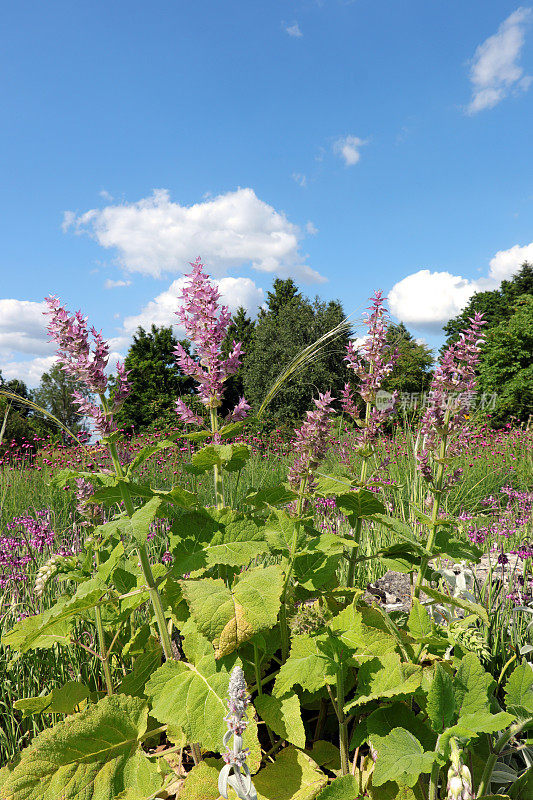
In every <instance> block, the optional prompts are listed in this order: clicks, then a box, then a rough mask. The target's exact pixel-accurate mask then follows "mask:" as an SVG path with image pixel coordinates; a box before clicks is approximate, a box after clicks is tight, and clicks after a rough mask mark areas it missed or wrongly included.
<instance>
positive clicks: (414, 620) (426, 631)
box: [407, 597, 435, 641]
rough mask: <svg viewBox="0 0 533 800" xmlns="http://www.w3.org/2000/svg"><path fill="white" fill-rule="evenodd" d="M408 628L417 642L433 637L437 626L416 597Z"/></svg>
mask: <svg viewBox="0 0 533 800" xmlns="http://www.w3.org/2000/svg"><path fill="white" fill-rule="evenodd" d="M407 628H408V630H409V633H410V634H411V636H412V637H413V638H414V639H416V640H417V641H419V640H421V639H425V638H426V637H427V636H431V634H432V633H433V630H434V628H435V625H434V624H433V622H432V620H431V617H430V616H429V614H428V612H427V609H426V607H425V606H423V605H422V603H421V602H420V600H418V599H417V598H416V597H415V599H414V600H413V606H412V608H411V612H410V614H409V619H408V620H407Z"/></svg>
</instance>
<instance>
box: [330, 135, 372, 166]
mask: <svg viewBox="0 0 533 800" xmlns="http://www.w3.org/2000/svg"><path fill="white" fill-rule="evenodd" d="M364 144H366V141H365V140H364V139H359V137H358V136H340V137H339V138H338V139H336V140H335V141H334V142H333V152H334V153H335V155H338V156H340V157H341V158H343V159H344V163H345V164H346V166H347V167H353V165H354V164H357V162H358V161H359V159H360V158H361V153H360V152H359V148H360V147H361V146H362V145H364Z"/></svg>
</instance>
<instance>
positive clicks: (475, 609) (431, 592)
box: [422, 586, 489, 625]
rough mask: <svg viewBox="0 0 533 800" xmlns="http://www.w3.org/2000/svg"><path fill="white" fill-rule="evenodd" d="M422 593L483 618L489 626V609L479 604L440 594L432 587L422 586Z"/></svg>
mask: <svg viewBox="0 0 533 800" xmlns="http://www.w3.org/2000/svg"><path fill="white" fill-rule="evenodd" d="M422 591H423V592H424V594H426V595H427V596H428V597H431V599H432V600H436V601H437V602H438V603H443V604H444V605H450V606H456V607H457V608H462V609H463V610H464V611H468V613H469V614H475V615H476V616H478V617H481V619H482V620H483V622H484V623H485V624H486V625H489V615H488V613H487V609H486V608H484V606H481V605H479V603H471V602H470V600H463V598H461V597H450V595H447V594H443V592H438V591H437V590H436V589H432V588H431V586H422Z"/></svg>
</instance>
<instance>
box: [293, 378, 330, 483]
mask: <svg viewBox="0 0 533 800" xmlns="http://www.w3.org/2000/svg"><path fill="white" fill-rule="evenodd" d="M313 402H314V404H315V406H316V408H315V409H314V410H313V411H307V412H306V414H307V419H306V420H305V422H304V423H303V424H302V425H301V427H300V428H298V430H297V431H295V437H294V440H293V442H292V448H293V450H294V451H295V453H296V458H295V459H294V461H293V463H292V466H291V468H290V470H289V483H290V485H291V486H292V487H293V488H294V489H298V488H299V486H300V483H301V481H302V480H307V488H308V489H310V488H312V486H313V483H314V479H313V476H314V473H315V470H316V468H317V467H318V464H319V463H320V461H321V460H322V459H323V458H324V456H325V455H326V451H327V445H328V435H329V424H328V419H329V415H330V414H331V413H333V409H332V408H331V404H332V403H333V398H332V396H331V392H325V393H324V394H319V395H318V400H317V399H314V400H313Z"/></svg>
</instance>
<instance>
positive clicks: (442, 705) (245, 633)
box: [0, 261, 533, 800]
mask: <svg viewBox="0 0 533 800" xmlns="http://www.w3.org/2000/svg"><path fill="white" fill-rule="evenodd" d="M177 300H178V298H177ZM179 300H180V305H179V311H178V312H177V313H178V319H179V321H180V322H181V324H182V325H183V326H184V327H185V330H186V333H187V336H188V338H189V339H190V341H191V343H192V346H193V350H192V355H190V354H188V353H187V352H186V351H185V350H184V349H183V348H181V347H179V346H178V349H177V352H176V358H177V362H178V364H179V366H180V368H181V369H182V370H183V371H184V372H185V373H187V374H188V375H191V376H193V377H194V378H195V379H196V381H197V383H198V397H199V400H200V401H201V404H202V405H203V408H204V409H205V411H204V413H201V412H198V411H197V410H193V408H191V407H190V406H188V405H187V404H186V403H185V401H184V400H183V399H180V400H178V402H177V406H176V412H177V416H178V419H179V420H180V421H181V422H182V423H184V424H185V425H187V426H190V427H192V428H193V429H194V430H193V431H192V432H191V433H188V434H187V437H188V439H189V441H190V443H191V457H190V462H189V463H188V464H187V465H186V470H187V471H188V472H189V473H190V474H192V475H194V476H199V477H203V479H204V480H205V479H209V480H211V479H212V480H213V483H214V497H215V502H214V505H212V506H207V507H203V506H202V505H201V503H200V500H199V497H198V495H197V494H196V493H195V492H192V491H189V490H187V489H185V488H183V487H181V486H179V485H178V486H174V487H173V488H170V489H168V488H167V489H161V488H159V487H157V486H155V485H151V484H148V483H146V482H143V480H142V479H141V478H140V477H139V475H140V471H141V468H142V466H143V464H145V462H146V461H147V460H148V459H149V458H150V457H151V456H153V455H154V453H156V451H158V450H161V449H168V450H172V448H175V447H176V443H175V441H174V439H172V438H169V439H167V440H165V441H158V442H157V443H155V444H151V445H148V446H147V447H146V448H145V449H144V450H142V451H141V452H140V453H138V454H137V455H136V456H135V458H134V459H133V460H132V461H131V462H130V463H127V464H124V463H123V462H122V460H121V457H120V445H121V438H122V433H121V432H120V431H118V430H117V429H116V425H115V422H114V418H113V415H114V413H115V411H116V409H117V408H118V407H119V406H120V404H121V403H122V402H123V401H124V399H125V398H126V397H127V395H128V392H129V391H130V389H129V384H128V375H127V372H126V370H125V369H124V367H122V366H118V367H117V375H118V378H117V381H116V383H115V384H114V386H113V387H111V391H110V386H109V384H108V380H107V377H106V367H107V362H108V356H109V347H108V344H107V343H106V342H105V341H104V340H103V339H102V337H101V335H100V334H99V333H98V332H97V331H96V330H94V328H93V329H89V328H88V326H87V322H86V320H85V318H84V317H83V316H82V314H81V313H80V312H78V313H76V314H74V315H71V314H69V312H68V311H67V310H66V309H65V308H64V307H63V306H62V305H61V303H60V301H59V300H58V299H56V298H53V297H51V298H49V299H48V301H47V302H48V306H49V314H50V327H49V329H50V333H51V336H52V338H53V339H54V340H55V342H56V344H57V347H58V357H59V360H60V362H61V363H62V365H63V368H64V369H65V370H66V371H67V372H68V373H69V374H71V375H74V376H76V377H77V378H78V379H79V380H82V381H83V382H84V383H85V385H86V386H87V388H88V389H89V390H90V392H91V394H92V397H93V398H94V399H93V400H89V401H88V400H87V399H86V398H82V397H78V398H76V401H77V403H78V405H79V408H80V411H81V412H82V413H83V414H85V415H87V416H89V417H91V418H92V420H93V427H94V430H95V431H96V432H97V433H98V434H99V435H100V437H101V444H102V446H105V447H107V448H108V450H109V453H110V456H111V460H112V464H113V467H114V471H103V470H102V471H96V470H93V471H90V470H78V471H76V470H72V469H67V470H63V471H62V473H60V474H59V475H58V476H56V478H54V481H55V482H56V484H58V485H61V486H64V487H67V486H68V487H70V488H71V489H72V490H73V491H74V492H75V494H76V508H77V514H78V517H79V519H78V522H79V521H80V520H81V522H82V527H83V530H84V537H83V544H82V548H81V550H80V551H79V552H77V553H76V554H75V555H63V556H59V555H57V556H52V558H51V559H50V560H49V561H48V562H47V563H46V564H45V565H44V566H43V568H42V569H41V570H40V571H39V574H38V577H37V582H36V586H35V595H36V597H37V598H41V602H42V606H41V607H42V610H41V612H40V613H38V614H36V615H33V616H27V617H25V618H23V619H21V620H20V621H19V622H17V624H16V625H15V626H14V627H13V628H12V629H11V630H10V631H9V632H8V633H7V634H6V635H5V636H4V638H3V644H4V645H5V646H6V647H8V648H9V651H10V653H11V654H12V657H13V658H20V657H25V658H32V659H36V660H38V659H39V653H40V651H41V650H43V649H46V648H54V649H56V650H58V651H60V652H66V651H67V650H68V649H69V648H81V649H83V650H84V651H86V652H87V655H88V657H90V658H92V659H95V660H96V662H97V663H98V664H99V665H100V667H101V669H100V674H99V675H98V679H97V690H96V691H94V690H92V689H91V688H89V687H88V686H87V685H85V684H83V683H81V682H80V681H78V680H76V679H75V677H76V676H73V680H71V681H69V682H68V683H66V684H65V685H63V686H58V687H56V688H54V689H52V691H51V692H50V693H48V694H44V693H43V694H41V695H39V696H36V697H27V698H20V699H19V700H17V702H16V703H15V709H16V713H18V714H23V715H24V716H29V715H42V716H44V717H45V718H46V719H47V720H49V721H50V723H51V724H50V726H49V727H48V728H47V729H46V730H45V731H44V732H43V733H40V734H39V735H37V736H36V737H35V738H34V740H33V741H32V742H31V744H30V745H29V746H28V747H27V748H26V749H25V750H23V751H22V753H21V754H20V757H19V758H18V759H17V760H16V761H15V762H14V763H12V764H8V765H5V766H3V767H2V769H1V770H0V799H1V800H30V799H31V800H56V798H63V799H64V800H67V798H72V799H73V800H154V798H165V797H170V796H176V797H179V798H186V800H206V798H218V797H219V796H220V795H221V796H222V797H224V798H232V797H233V798H235V797H239V798H241V800H255V799H256V798H259V800H313V799H314V798H320V800H354V798H362V797H368V798H371V800H394V798H401V799H402V800H444V798H447V799H448V800H470V798H474V797H477V798H479V800H481V798H484V799H485V800H488V798H490V797H494V796H495V795H494V791H495V790H496V787H497V788H498V791H500V794H498V795H497V797H498V798H512V800H519V798H522V800H527V798H529V799H530V800H531V798H532V797H533V773H532V768H531V766H530V765H529V766H527V764H526V767H525V768H524V770H523V772H522V774H520V776H519V777H518V780H515V781H514V783H508V784H507V785H506V784H505V782H504V783H503V784H502V783H501V781H500V783H498V784H496V783H495V775H496V776H497V775H498V774H499V773H501V772H502V770H501V768H499V767H498V764H499V763H500V761H501V760H502V759H505V758H506V757H507V754H508V753H509V752H512V751H514V750H516V751H517V752H518V751H524V752H525V748H527V745H528V741H529V740H528V736H529V735H530V733H529V731H530V730H531V729H532V727H533V669H532V666H531V664H529V663H528V662H527V661H525V660H524V661H522V662H521V663H518V662H516V663H514V664H513V665H512V667H513V668H511V665H510V664H507V665H505V667H504V669H503V671H502V673H501V675H500V679H499V681H498V682H495V681H494V680H493V679H492V677H491V675H490V674H489V673H488V672H487V671H486V670H485V668H484V666H483V664H482V663H481V661H480V659H479V657H478V655H477V654H476V652H473V651H472V650H469V649H468V648H467V646H466V644H464V643H461V642H458V640H457V637H455V638H454V637H452V636H451V634H450V630H449V628H448V627H447V624H446V620H445V617H444V616H443V615H442V614H441V615H440V616H437V615H436V614H434V613H433V607H434V606H437V605H438V607H439V608H440V609H442V608H443V607H446V606H447V607H452V608H453V609H454V610H455V612H458V613H460V614H462V615H463V617H464V619H465V620H466V621H467V622H468V623H469V624H470V625H471V626H473V627H474V628H475V629H476V631H478V632H479V634H480V635H482V630H483V624H484V623H488V615H487V610H486V608H485V607H484V606H483V605H480V604H477V603H475V602H473V601H471V600H468V599H464V598H463V597H462V596H460V595H459V596H453V595H450V594H449V593H447V592H446V591H445V590H444V588H443V586H442V584H441V583H439V580H440V573H439V572H438V571H437V569H436V567H435V565H436V563H437V560H439V559H449V560H451V561H452V562H456V561H469V562H471V563H475V562H476V561H477V560H478V559H479V558H480V555H481V551H480V550H479V549H478V548H477V546H476V545H475V544H473V543H472V542H470V541H468V539H467V538H466V537H463V536H462V535H461V530H462V529H461V524H462V522H461V520H459V519H455V518H454V517H452V516H449V515H444V514H443V513H442V509H443V508H445V504H444V497H445V493H446V492H447V491H448V489H449V488H450V486H451V485H452V483H453V481H457V480H460V477H461V476H460V472H459V471H458V470H457V468H456V466H455V465H454V459H455V458H456V456H457V454H458V452H460V450H461V448H462V447H464V446H465V442H466V441H467V436H468V422H467V420H466V419H465V414H464V408H465V398H463V401H461V399H460V396H461V394H464V393H471V392H472V391H474V388H475V366H476V363H477V359H478V355H479V348H480V347H481V338H482V337H481V333H480V330H481V326H482V324H483V321H482V320H481V319H480V318H478V317H476V318H474V319H473V320H472V321H471V325H470V327H469V329H468V330H467V331H465V333H464V334H463V336H462V338H461V339H460V340H459V342H458V343H457V344H456V345H454V346H453V347H452V348H451V349H450V350H449V351H448V352H447V353H446V354H445V355H444V357H443V359H442V362H441V364H440V366H439V367H438V368H437V370H436V372H435V378H434V381H433V386H432V391H431V405H430V407H429V408H428V410H427V412H426V414H425V416H424V418H423V421H422V428H421V433H420V438H419V448H418V465H419V470H420V474H421V479H423V480H424V481H426V482H427V490H428V492H429V506H430V508H429V513H427V512H428V508H427V507H424V508H422V507H418V506H416V505H414V504H413V506H412V508H411V509H410V519H412V520H413V521H414V522H413V524H412V525H411V524H408V523H406V522H405V521H404V520H403V519H402V520H400V519H398V518H396V517H394V516H392V515H390V514H389V513H388V512H387V508H386V507H385V505H384V503H383V501H382V492H381V487H380V484H379V482H378V481H377V480H376V478H375V472H376V470H375V466H374V465H375V453H374V447H375V442H376V437H377V436H378V434H379V435H381V434H383V433H384V432H386V425H387V424H388V423H389V421H390V420H389V418H390V416H391V414H392V413H393V407H394V398H392V401H391V403H389V404H388V405H387V407H386V408H381V407H380V405H379V403H378V393H379V391H380V389H381V387H382V385H383V381H384V380H385V378H386V377H387V376H388V375H389V374H390V372H391V370H392V368H393V366H394V359H395V354H394V352H393V350H391V348H389V347H388V345H387V337H386V334H387V325H388V322H387V316H386V313H385V310H384V298H382V296H381V294H380V293H377V294H376V295H375V296H374V297H373V298H372V304H371V307H370V313H369V315H368V317H367V319H366V324H367V335H366V336H365V337H364V338H363V345H362V348H361V349H359V350H358V349H356V348H355V346H354V345H353V344H352V345H350V347H349V349H348V351H347V354H346V360H347V364H348V366H349V368H350V369H351V371H352V372H353V375H354V377H355V385H354V386H350V385H347V386H346V387H345V390H344V392H343V394H342V397H341V398H337V399H335V398H333V397H332V396H331V394H330V393H329V392H325V393H324V394H321V395H320V396H319V397H318V398H317V399H316V400H315V402H314V408H313V409H312V410H311V411H309V412H308V413H307V417H306V419H305V420H304V421H303V423H302V425H301V426H300V427H299V429H298V430H297V431H296V433H295V437H294V441H293V446H292V450H293V454H294V459H293V462H292V466H291V467H290V470H289V473H288V475H287V481H286V482H284V483H282V484H281V485H277V486H271V487H268V488H264V487H263V488H261V487H257V488H254V489H251V490H249V491H248V492H247V494H246V496H245V497H244V498H243V499H242V500H240V501H239V502H238V503H236V504H234V506H229V505H228V503H227V497H226V492H225V477H226V475H227V474H228V473H231V472H237V473H239V472H240V470H242V469H243V467H245V465H246V462H247V460H248V458H249V456H250V452H249V449H248V447H247V446H246V445H245V444H243V443H242V442H241V441H238V440H236V437H238V435H239V434H240V433H241V431H242V430H243V427H244V425H245V418H246V415H247V413H248V411H249V410H250V409H249V406H248V404H247V402H246V400H245V399H244V398H241V399H240V400H239V402H238V403H237V405H236V407H235V408H234V410H233V411H232V412H231V413H230V414H229V415H228V416H227V417H226V418H222V417H221V414H220V410H221V407H222V400H223V394H224V382H225V380H226V378H227V377H228V376H230V375H232V374H234V373H235V372H236V371H237V369H238V368H239V364H240V358H241V345H240V343H239V342H235V343H234V346H233V349H232V351H231V352H230V354H229V355H228V356H225V357H224V356H223V355H222V342H223V341H224V339H225V337H226V333H227V330H228V326H229V323H230V315H229V312H228V310H227V309H226V308H224V307H220V304H219V295H218V291H217V289H216V287H215V285H214V284H213V283H212V282H211V280H210V279H209V277H208V276H207V275H206V274H205V272H204V269H203V266H202V264H201V263H200V262H199V261H197V262H196V263H195V264H193V265H192V272H191V274H190V276H189V279H188V282H187V284H186V286H185V289H184V291H183V294H182V297H181V298H179ZM177 306H178V302H177ZM458 396H459V401H457V398H458ZM339 406H340V408H341V409H343V413H344V414H346V415H348V418H349V419H350V420H351V424H353V425H354V426H356V429H357V431H358V447H359V453H360V455H361V456H362V459H363V461H362V463H363V468H362V469H361V470H360V471H358V473H357V474H355V475H353V474H351V473H350V471H349V470H347V469H346V468H343V469H341V468H339V471H338V472H336V473H335V474H334V475H329V474H327V473H326V472H324V470H323V467H322V461H323V459H324V456H325V455H326V452H327V450H328V446H329V441H330V428H331V425H332V422H333V421H334V417H335V415H336V414H338V413H340V412H339ZM324 499H329V500H333V499H334V502H335V506H336V509H337V511H338V513H342V515H343V518H344V519H345V520H346V525H343V526H342V527H341V528H340V529H339V530H324V529H322V528H320V527H317V525H316V523H315V517H314V515H313V510H314V507H315V505H316V503H317V502H320V501H322V500H324ZM329 500H328V502H329ZM162 518H163V519H165V520H167V522H168V527H169V528H170V534H169V536H170V547H169V553H167V554H165V557H164V558H163V559H162V560H161V561H159V560H157V559H155V558H154V555H153V549H151V548H150V541H149V534H150V530H151V526H153V525H154V523H156V522H157V520H158V519H159V520H160V519H162ZM371 524H379V525H381V526H384V527H386V528H388V529H389V530H390V531H391V537H392V539H393V544H392V545H390V546H388V547H386V548H384V549H381V550H376V551H375V552H372V553H370V554H368V553H367V552H365V553H362V552H361V550H360V547H361V541H362V536H361V534H362V532H363V530H364V527H365V526H370V525H371ZM421 530H422V531H424V532H425V533H424V535H423V536H421V535H420V531H421ZM339 531H340V532H339ZM369 558H379V559H382V560H383V562H384V563H386V564H387V565H388V566H389V567H391V568H394V569H399V570H401V571H403V572H407V573H411V575H412V579H413V597H412V604H411V608H410V611H409V612H408V613H403V612H391V613H390V614H389V613H387V612H386V611H385V610H384V609H382V608H380V607H378V606H375V605H369V604H368V603H367V602H366V601H365V599H364V593H363V591H362V589H361V588H358V587H357V585H356V583H357V571H358V568H359V565H360V564H361V563H362V562H363V561H364V560H368V559H369ZM53 580H57V581H60V582H61V583H60V585H61V594H60V597H59V599H58V600H57V601H55V602H51V601H50V596H49V593H47V587H48V586H49V583H50V581H53ZM465 641H467V640H466V638H465ZM495 768H496V771H495ZM502 792H503V793H502Z"/></svg>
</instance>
